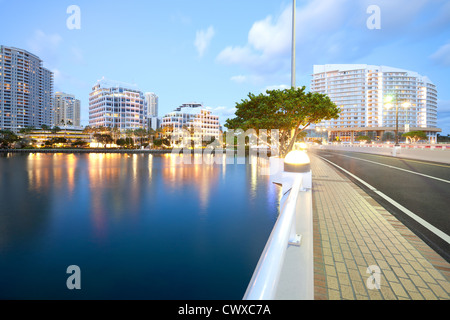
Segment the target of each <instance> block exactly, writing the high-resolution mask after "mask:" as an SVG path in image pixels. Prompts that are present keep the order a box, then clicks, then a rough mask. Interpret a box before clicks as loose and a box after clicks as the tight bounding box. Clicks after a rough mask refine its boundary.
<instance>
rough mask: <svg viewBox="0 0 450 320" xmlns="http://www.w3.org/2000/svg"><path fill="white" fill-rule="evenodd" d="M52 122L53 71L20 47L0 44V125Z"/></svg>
mask: <svg viewBox="0 0 450 320" xmlns="http://www.w3.org/2000/svg"><path fill="white" fill-rule="evenodd" d="M44 124H45V125H48V126H51V125H52V124H53V73H52V72H51V71H50V70H48V69H46V68H44V67H43V66H42V60H41V59H39V57H37V56H36V55H34V54H32V53H30V52H28V51H26V50H22V49H18V48H14V47H7V46H0V129H3V130H12V131H15V132H18V131H19V130H20V129H21V128H24V127H35V128H38V127H40V126H42V125H44Z"/></svg>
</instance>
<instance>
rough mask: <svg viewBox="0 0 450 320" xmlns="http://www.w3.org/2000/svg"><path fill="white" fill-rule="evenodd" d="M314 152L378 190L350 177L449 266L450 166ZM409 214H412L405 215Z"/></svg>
mask: <svg viewBox="0 0 450 320" xmlns="http://www.w3.org/2000/svg"><path fill="white" fill-rule="evenodd" d="M311 152H313V153H315V154H317V155H318V156H320V157H322V158H323V159H326V160H328V161H331V162H332V163H334V164H336V165H338V166H339V167H341V168H343V169H345V170H347V171H348V172H350V173H352V174H353V175H355V176H356V177H358V178H359V179H362V180H363V181H364V182H366V183H367V184H369V185H370V186H372V187H373V188H375V189H376V191H374V190H371V188H370V187H368V186H367V185H366V184H364V183H363V182H361V181H359V180H358V179H356V178H355V177H351V176H350V179H352V180H353V181H354V182H355V183H356V184H358V185H359V186H360V187H362V188H363V189H364V190H365V191H366V192H367V193H368V194H369V195H370V196H372V197H373V198H374V199H375V200H376V201H377V202H378V203H379V204H380V205H382V206H383V207H384V208H386V209H387V210H388V211H389V212H390V213H392V214H393V215H394V216H395V217H396V218H397V219H399V220H400V221H401V222H402V223H403V224H404V225H405V226H407V227H408V228H409V229H410V230H411V231H413V232H414V233H415V234H416V235H417V236H419V237H420V238H421V239H422V240H424V241H425V242H426V243H427V244H428V245H429V246H430V247H432V248H433V249H434V250H435V251H436V252H437V253H439V254H440V255H441V256H442V257H443V258H444V259H446V260H447V261H448V262H450V244H449V235H450V165H448V164H440V163H433V162H426V161H421V160H420V161H419V160H409V159H399V158H393V157H387V156H381V155H374V154H367V153H358V152H346V151H335V150H322V149H314V150H311ZM381 194H384V195H386V196H387V197H388V198H390V199H392V200H394V202H392V201H389V200H387V198H386V197H383V196H382V195H381ZM395 202H396V203H398V204H400V207H399V206H398V205H395ZM401 207H404V208H406V209H407V210H403V209H401ZM408 211H409V214H408V213H405V212H408ZM411 214H413V218H412V217H411V216H412V215H411ZM414 216H415V218H414ZM417 217H418V218H417Z"/></svg>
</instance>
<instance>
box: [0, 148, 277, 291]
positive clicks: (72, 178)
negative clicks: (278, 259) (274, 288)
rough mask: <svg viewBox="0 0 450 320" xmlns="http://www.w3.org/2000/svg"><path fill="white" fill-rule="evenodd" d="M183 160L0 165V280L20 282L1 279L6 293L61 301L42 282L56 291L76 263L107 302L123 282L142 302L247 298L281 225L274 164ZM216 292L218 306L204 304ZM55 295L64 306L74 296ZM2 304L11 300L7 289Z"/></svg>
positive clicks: (39, 160)
mask: <svg viewBox="0 0 450 320" xmlns="http://www.w3.org/2000/svg"><path fill="white" fill-rule="evenodd" d="M197 157H198V156H197ZM179 160H180V159H179V156H176V155H171V154H167V155H142V154H133V155H131V154H130V155H127V154H93V153H92V154H28V155H17V156H12V157H9V156H8V157H1V158H0V181H1V183H0V203H1V205H0V261H1V262H2V263H0V273H1V272H2V271H4V270H5V269H4V267H3V266H7V267H6V268H7V269H8V270H9V272H12V271H11V270H13V271H14V272H13V273H12V275H11V277H9V276H8V279H6V280H5V276H4V275H3V276H2V275H1V274H0V283H2V285H3V286H4V288H5V290H4V291H3V292H9V290H15V292H16V293H17V296H18V297H20V296H22V295H23V293H26V292H34V291H33V290H32V289H30V288H36V287H39V288H44V289H45V290H42V291H41V292H40V293H42V294H43V295H42V296H38V297H36V296H34V295H33V294H32V295H30V297H31V298H40V297H43V298H48V297H51V298H54V297H55V296H52V294H53V293H52V292H51V290H50V289H49V290H48V291H46V290H47V287H48V288H51V286H50V285H48V283H47V282H45V285H44V284H43V282H44V281H53V283H55V287H57V288H59V282H58V281H59V278H58V277H56V276H55V275H53V274H52V275H50V274H49V273H48V272H49V271H48V270H49V268H48V267H47V266H50V269H51V268H56V267H55V264H56V265H58V267H57V268H60V266H61V265H62V266H63V267H64V266H65V267H66V268H67V263H69V264H73V263H75V264H80V265H85V266H86V268H87V270H90V271H92V273H91V274H92V277H93V278H92V279H90V280H91V281H93V282H95V283H96V287H99V289H98V290H100V291H99V292H101V293H102V294H101V295H98V296H94V298H100V299H102V298H107V297H110V294H112V291H111V290H110V289H109V288H110V287H108V286H109V283H110V281H111V277H113V279H114V280H115V281H119V282H120V281H121V280H120V279H122V276H124V277H125V278H124V279H126V284H125V285H124V288H128V287H132V284H133V283H135V284H136V286H135V287H133V290H132V292H134V293H136V297H137V298H149V299H151V298H153V299H164V298H167V299H180V298H194V299H202V298H219V299H220V298H223V297H229V296H228V294H229V293H230V292H233V295H232V296H231V297H233V298H239V297H241V296H242V294H243V292H240V291H241V290H242V289H245V288H244V286H246V285H247V284H248V279H247V278H248V277H250V276H251V273H252V272H253V270H254V267H255V264H256V263H257V260H258V259H259V255H260V252H261V250H262V249H263V247H264V245H265V242H266V240H267V237H268V235H269V234H270V231H271V229H272V227H273V223H274V221H275V219H276V215H277V211H276V210H277V206H278V201H279V197H280V192H279V191H278V189H277V187H276V186H274V185H273V184H271V183H270V176H268V175H263V174H261V172H262V170H263V169H264V168H265V166H267V161H266V160H264V159H256V158H255V159H249V160H248V163H247V164H246V165H240V164H234V165H232V164H227V161H226V159H225V155H224V157H223V159H222V164H217V163H211V161H206V162H207V163H205V161H203V163H202V164H199V163H197V164H196V163H195V162H199V160H200V159H199V158H197V159H196V158H193V159H192V160H193V161H192V164H182V163H180V161H179ZM208 163H209V164H208ZM235 163H236V162H235ZM250 166H251V167H250ZM231 235H232V236H231ZM218 248H221V249H222V250H223V251H219V250H218ZM17 254H22V256H21V260H20V259H19V260H20V263H18V262H17V261H19V260H18V259H17ZM40 261H41V262H42V261H44V262H42V263H41V262H40ZM73 261H75V262H73ZM230 261H233V264H232V267H230V264H229V263H230ZM179 265H183V268H181V269H180V268H179ZM111 266H112V267H111ZM140 266H142V267H140ZM224 266H226V267H224ZM110 267H111V268H110ZM2 268H3V269H2ZM110 269H111V270H110ZM30 270H33V272H30ZM52 270H53V269H52ZM94 270H100V271H101V272H100V273H95V272H94ZM174 270H176V272H173V271H174ZM206 270H211V273H208V272H207V271H206ZM231 271H233V274H232V276H229V272H231ZM63 272H64V270H63ZM118 273H120V276H118ZM166 273H167V274H166ZM36 275H39V276H36ZM52 277H53V278H52ZM21 279H23V280H21ZM41 279H42V280H41ZM49 279H50V280H49ZM17 281H20V282H21V284H22V285H21V286H18V285H17ZM86 281H89V280H86ZM124 281H125V280H124ZM191 282H192V283H195V285H191ZM86 283H87V282H86ZM97 283H98V286H97ZM142 283H145V284H146V285H142ZM102 284H104V287H102ZM180 284H181V285H182V286H184V288H189V290H194V289H193V288H194V287H196V286H197V285H198V284H201V286H202V287H201V288H200V287H199V289H198V290H197V291H195V294H193V295H191V296H185V295H183V294H182V292H184V291H183V290H176V289H177V288H178V285H180ZM63 287H64V286H63ZM218 287H219V288H221V289H220V290H219V291H218V292H217V293H216V294H215V295H214V296H208V297H205V296H204V295H203V294H204V292H212V291H211V290H214V288H216V289H217V288H218ZM225 287H227V288H228V289H226V288H225ZM135 288H142V291H139V290H135ZM63 289H64V288H63ZM55 290H56V291H55V292H58V296H57V297H64V295H66V294H68V293H67V291H68V290H64V291H63V292H60V291H58V290H59V289H55ZM119 291H120V290H119ZM124 292H125V291H124ZM226 292H228V293H226ZM44 293H46V294H48V295H45V294H44ZM84 294H86V295H87V296H86V297H87V298H90V297H92V296H89V294H90V292H88V291H86V293H84ZM60 295H61V296H60ZM2 297H6V298H7V297H8V296H4V295H2V292H1V290H0V298H2ZM83 297H85V296H83ZM112 297H113V298H116V297H119V298H123V297H129V296H127V295H126V294H125V293H124V295H120V294H118V295H114V296H112Z"/></svg>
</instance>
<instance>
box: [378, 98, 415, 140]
mask: <svg viewBox="0 0 450 320" xmlns="http://www.w3.org/2000/svg"><path fill="white" fill-rule="evenodd" d="M384 102H386V105H385V106H386V108H387V109H390V108H391V107H392V103H394V104H395V146H396V147H398V146H399V145H400V144H399V137H398V98H397V93H395V94H393V95H387V96H386V98H385V99H384ZM410 106H411V103H409V102H407V101H405V102H403V103H402V107H404V108H405V109H408V108H409V107H410Z"/></svg>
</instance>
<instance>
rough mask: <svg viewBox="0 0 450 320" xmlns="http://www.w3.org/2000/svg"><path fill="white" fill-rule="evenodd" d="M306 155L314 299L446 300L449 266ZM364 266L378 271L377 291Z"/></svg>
mask: <svg viewBox="0 0 450 320" xmlns="http://www.w3.org/2000/svg"><path fill="white" fill-rule="evenodd" d="M310 157H311V168H312V173H313V212H314V274H315V276H314V287H315V299H316V300H327V299H329V300H356V299H371V300H372V299H376V300H380V299H381V300H383V299H385V300H397V299H402V300H404V299H406V300H424V299H427V300H428V299H446V300H448V299H449V296H450V264H449V263H447V262H446V261H445V260H444V259H443V258H441V257H440V256H439V255H438V254H437V253H436V252H434V251H433V250H432V249H431V248H430V247H428V246H427V245H426V244H425V243H424V242H423V241H422V240H420V239H419V238H418V237H417V236H415V235H414V234H413V233H412V232H411V231H410V230H409V229H408V228H406V227H405V226H404V225H403V224H402V223H401V222H400V221H398V220H397V219H396V218H395V217H394V216H393V215H391V214H390V213H389V212H388V211H386V210H385V209H384V208H383V207H381V206H380V205H379V204H378V203H377V202H376V201H374V200H373V199H372V198H371V197H369V196H368V195H367V194H366V193H365V192H364V191H363V190H361V189H360V188H359V187H358V186H356V185H355V184H354V183H352V182H351V181H350V180H349V179H348V178H346V177H345V176H344V175H342V174H341V173H340V172H338V171H337V170H336V169H335V168H333V167H331V165H329V164H328V163H326V162H325V161H323V160H322V159H320V158H318V157H317V156H315V155H314V154H312V155H311V154H310ZM369 267H371V268H372V270H379V272H380V273H378V274H379V280H380V282H379V284H380V286H379V289H377V288H376V286H375V284H376V282H375V281H374V280H373V279H377V275H376V274H375V275H374V276H373V277H372V278H371V274H370V273H368V272H367V271H368V268H369ZM377 268H378V269H377ZM369 278H370V279H369ZM368 280H370V281H369V283H368Z"/></svg>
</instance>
